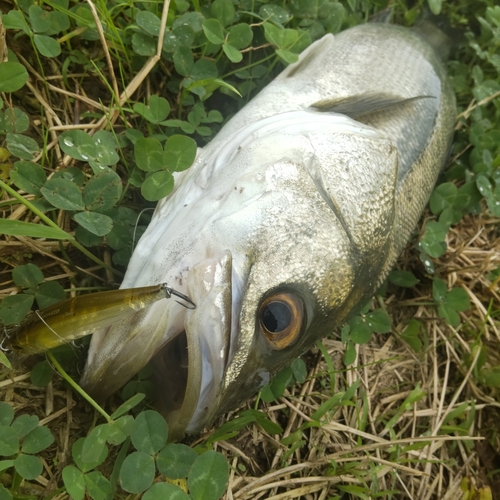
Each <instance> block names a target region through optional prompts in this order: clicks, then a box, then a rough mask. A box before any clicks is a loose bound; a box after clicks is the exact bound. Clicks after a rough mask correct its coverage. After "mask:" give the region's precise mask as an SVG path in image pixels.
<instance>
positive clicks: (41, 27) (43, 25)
mask: <svg viewBox="0 0 500 500" xmlns="http://www.w3.org/2000/svg"><path fill="white" fill-rule="evenodd" d="M28 12H29V16H30V23H31V27H32V28H33V31H34V32H35V33H43V32H44V31H47V30H48V29H49V28H50V13H49V11H47V10H43V9H42V8H41V7H40V6H38V5H32V6H31V7H30V8H29V11H28Z"/></svg>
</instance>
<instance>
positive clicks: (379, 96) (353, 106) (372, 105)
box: [311, 93, 435, 119]
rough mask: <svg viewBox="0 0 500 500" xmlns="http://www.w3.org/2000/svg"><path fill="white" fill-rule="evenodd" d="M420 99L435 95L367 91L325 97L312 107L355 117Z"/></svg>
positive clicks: (432, 97)
mask: <svg viewBox="0 0 500 500" xmlns="http://www.w3.org/2000/svg"><path fill="white" fill-rule="evenodd" d="M420 99H435V97H434V96H430V95H421V96H416V97H409V98H408V97H401V96H398V95H393V94H384V93H366V94H361V95H354V96H349V97H341V98H334V99H325V100H322V101H318V102H315V103H314V104H313V105H312V106H311V107H312V108H314V109H316V110H318V111H323V112H334V113H341V114H343V115H347V116H349V117H350V118H353V119H359V118H360V117H362V116H365V115H368V114H371V113H377V112H379V111H385V110H386V109H388V108H392V107H394V106H401V105H404V104H408V103H410V102H414V101H418V100H420Z"/></svg>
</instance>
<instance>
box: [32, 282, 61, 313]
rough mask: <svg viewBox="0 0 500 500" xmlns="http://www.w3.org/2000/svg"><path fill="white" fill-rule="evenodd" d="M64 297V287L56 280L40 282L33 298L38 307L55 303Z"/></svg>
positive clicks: (42, 307)
mask: <svg viewBox="0 0 500 500" xmlns="http://www.w3.org/2000/svg"><path fill="white" fill-rule="evenodd" d="M65 298H66V292H65V291H64V288H63V287H62V286H61V285H60V284H59V283H58V282H57V281H47V282H46V283H42V284H41V285H40V286H39V287H38V290H37V291H36V293H35V299H36V301H37V303H38V307H39V308H40V309H45V308H46V307H49V306H51V305H53V304H57V303H58V302H60V301H61V300H64V299H65Z"/></svg>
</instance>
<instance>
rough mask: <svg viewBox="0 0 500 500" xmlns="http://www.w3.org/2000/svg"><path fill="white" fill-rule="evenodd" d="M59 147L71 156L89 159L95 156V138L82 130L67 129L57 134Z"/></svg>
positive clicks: (81, 159)
mask: <svg viewBox="0 0 500 500" xmlns="http://www.w3.org/2000/svg"><path fill="white" fill-rule="evenodd" d="M59 146H60V148H61V149H62V150H63V151H64V152H65V153H66V154H67V155H69V156H71V158H74V159H75V160H80V161H89V160H90V159H93V158H96V156H97V150H96V144H95V140H94V139H93V138H92V137H90V135H89V134H87V133H86V132H84V131H83V130H67V131H66V132H63V133H62V134H61V135H60V136H59Z"/></svg>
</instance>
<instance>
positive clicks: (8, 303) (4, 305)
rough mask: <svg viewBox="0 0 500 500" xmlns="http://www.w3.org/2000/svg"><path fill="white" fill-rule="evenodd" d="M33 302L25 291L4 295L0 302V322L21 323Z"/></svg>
mask: <svg viewBox="0 0 500 500" xmlns="http://www.w3.org/2000/svg"><path fill="white" fill-rule="evenodd" d="M33 302H34V299H33V297H32V296H31V295H26V294H25V293H19V294H17V295H9V296H8V297H5V299H3V300H2V302H1V303H0V322H2V323H3V324H4V325H7V326H8V325H17V324H19V323H21V321H22V320H23V319H24V317H25V316H26V314H28V312H29V310H30V309H31V306H32V305H33Z"/></svg>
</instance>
